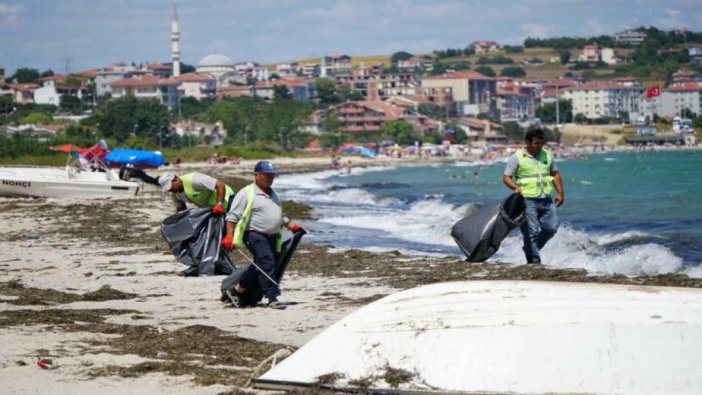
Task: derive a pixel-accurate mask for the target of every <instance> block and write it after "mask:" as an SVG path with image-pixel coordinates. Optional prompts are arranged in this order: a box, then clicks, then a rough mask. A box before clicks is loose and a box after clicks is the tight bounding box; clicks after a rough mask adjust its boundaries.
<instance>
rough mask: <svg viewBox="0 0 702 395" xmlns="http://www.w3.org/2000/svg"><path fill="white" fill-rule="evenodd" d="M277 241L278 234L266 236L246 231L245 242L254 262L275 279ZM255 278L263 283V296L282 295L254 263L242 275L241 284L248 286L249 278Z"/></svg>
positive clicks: (273, 296) (274, 296)
mask: <svg viewBox="0 0 702 395" xmlns="http://www.w3.org/2000/svg"><path fill="white" fill-rule="evenodd" d="M277 241H278V236H277V235H276V236H266V235H263V234H261V233H256V232H246V234H245V235H244V244H246V247H247V248H248V249H249V251H251V254H252V255H253V258H254V262H256V265H258V267H259V268H261V270H263V271H265V272H266V274H268V276H269V277H270V278H273V279H274V278H275V258H276V256H275V252H274V251H275V247H276V243H277ZM253 278H256V279H258V283H259V284H260V285H261V290H262V291H263V296H265V297H266V298H268V299H272V298H276V297H278V296H279V295H280V289H279V288H278V287H277V286H276V285H275V284H274V283H273V282H272V281H271V280H270V279H269V278H268V277H266V276H265V275H264V274H263V273H261V271H260V270H258V269H257V268H255V267H254V266H253V265H251V266H250V267H249V269H248V270H247V272H246V273H244V275H243V276H242V281H241V283H242V284H241V285H242V286H244V287H246V286H247V285H246V284H244V283H246V282H247V280H248V281H251V280H253Z"/></svg>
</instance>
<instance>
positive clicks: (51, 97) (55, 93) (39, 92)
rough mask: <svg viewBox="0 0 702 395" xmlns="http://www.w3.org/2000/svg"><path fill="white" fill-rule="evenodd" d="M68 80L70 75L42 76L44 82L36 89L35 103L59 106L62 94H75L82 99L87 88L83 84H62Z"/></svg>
mask: <svg viewBox="0 0 702 395" xmlns="http://www.w3.org/2000/svg"><path fill="white" fill-rule="evenodd" d="M67 80H68V77H66V76H64V75H54V76H51V77H44V78H42V79H41V80H40V81H41V83H42V86H41V88H37V89H35V90H34V103H36V104H52V105H54V106H59V105H61V96H63V95H69V96H74V97H77V98H78V99H81V100H82V99H83V94H84V93H87V90H86V89H85V88H83V87H82V86H81V85H65V84H62V83H65V81H67ZM84 91H85V92H84Z"/></svg>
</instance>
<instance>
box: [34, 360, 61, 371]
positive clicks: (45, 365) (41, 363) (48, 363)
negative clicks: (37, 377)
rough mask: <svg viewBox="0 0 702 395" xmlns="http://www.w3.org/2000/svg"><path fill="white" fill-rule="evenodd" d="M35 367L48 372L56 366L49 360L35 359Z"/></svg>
mask: <svg viewBox="0 0 702 395" xmlns="http://www.w3.org/2000/svg"><path fill="white" fill-rule="evenodd" d="M37 365H38V366H39V367H40V368H42V369H45V370H48V369H55V368H56V365H54V362H53V361H52V360H51V359H49V358H39V359H37Z"/></svg>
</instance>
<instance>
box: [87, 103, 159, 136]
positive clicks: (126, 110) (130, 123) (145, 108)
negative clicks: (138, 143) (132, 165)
mask: <svg viewBox="0 0 702 395" xmlns="http://www.w3.org/2000/svg"><path fill="white" fill-rule="evenodd" d="M93 117H94V118H95V122H96V123H99V124H100V133H101V134H102V135H103V136H105V137H107V138H113V139H114V140H116V142H117V144H121V143H122V142H124V141H126V140H127V139H128V138H129V136H130V135H134V136H136V137H139V138H145V139H150V140H151V141H153V143H154V145H158V144H159V142H160V143H161V145H164V146H167V145H168V140H169V136H170V135H169V133H170V131H169V127H168V126H169V124H170V122H169V118H170V115H169V113H168V109H166V107H165V106H164V105H162V104H161V103H160V102H159V101H158V100H155V99H136V98H135V97H133V96H125V97H121V98H119V99H115V100H111V101H109V102H107V103H106V104H104V105H103V106H99V107H98V108H97V111H96V114H95V115H94V116H93Z"/></svg>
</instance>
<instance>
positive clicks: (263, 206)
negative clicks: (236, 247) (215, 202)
mask: <svg viewBox="0 0 702 395" xmlns="http://www.w3.org/2000/svg"><path fill="white" fill-rule="evenodd" d="M247 196H248V194H247V193H246V188H242V189H241V190H240V191H239V192H237V194H236V195H235V196H234V201H233V202H232V206H231V208H230V209H229V211H228V212H227V217H226V219H227V221H229V222H239V221H240V220H241V217H242V216H243V215H244V209H245V208H246V199H247ZM288 221H289V220H288V219H287V218H286V217H284V216H283V207H282V204H281V202H280V199H276V195H275V194H273V195H268V194H267V193H265V192H264V191H262V190H261V188H259V187H258V185H256V184H254V201H253V208H252V210H251V221H250V222H249V229H251V230H254V231H256V232H260V233H263V234H266V235H270V236H272V235H275V234H277V233H278V231H280V227H281V226H282V225H283V224H286V223H288Z"/></svg>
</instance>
